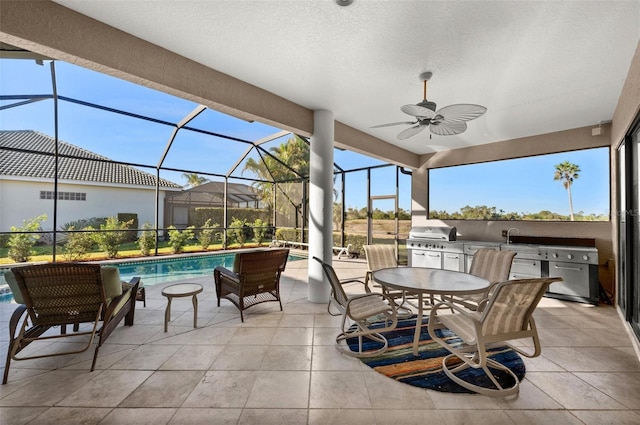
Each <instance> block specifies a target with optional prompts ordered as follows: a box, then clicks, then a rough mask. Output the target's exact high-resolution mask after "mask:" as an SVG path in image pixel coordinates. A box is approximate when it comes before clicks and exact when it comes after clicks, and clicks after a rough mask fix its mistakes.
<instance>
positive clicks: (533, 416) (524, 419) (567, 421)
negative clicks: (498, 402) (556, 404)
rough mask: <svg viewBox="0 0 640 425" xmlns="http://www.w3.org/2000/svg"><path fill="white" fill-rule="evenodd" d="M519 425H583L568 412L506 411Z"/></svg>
mask: <svg viewBox="0 0 640 425" xmlns="http://www.w3.org/2000/svg"><path fill="white" fill-rule="evenodd" d="M505 413H506V414H507V416H509V417H510V418H511V419H512V420H513V423H514V424H517V425H540V424H544V425H547V424H548V425H552V424H553V425H555V424H558V425H583V424H582V422H580V420H579V419H577V418H576V417H575V416H573V415H572V414H571V413H570V412H569V411H567V410H506V411H505Z"/></svg>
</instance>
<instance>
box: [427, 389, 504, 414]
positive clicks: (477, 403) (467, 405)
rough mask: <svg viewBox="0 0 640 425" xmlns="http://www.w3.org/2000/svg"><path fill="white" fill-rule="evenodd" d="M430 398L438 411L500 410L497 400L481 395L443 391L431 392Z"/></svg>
mask: <svg viewBox="0 0 640 425" xmlns="http://www.w3.org/2000/svg"><path fill="white" fill-rule="evenodd" d="M429 397H430V398H431V400H432V401H433V404H434V405H435V407H436V409H437V410H450V409H471V410H483V409H489V410H497V409H499V408H500V405H499V402H498V400H497V399H496V398H493V397H488V396H484V395H480V394H460V393H445V392H441V391H429Z"/></svg>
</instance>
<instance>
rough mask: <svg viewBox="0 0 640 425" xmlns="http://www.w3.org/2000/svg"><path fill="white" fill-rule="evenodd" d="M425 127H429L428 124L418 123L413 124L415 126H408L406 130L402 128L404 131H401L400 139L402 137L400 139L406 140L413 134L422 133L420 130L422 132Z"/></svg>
mask: <svg viewBox="0 0 640 425" xmlns="http://www.w3.org/2000/svg"><path fill="white" fill-rule="evenodd" d="M425 128H427V126H426V125H423V124H418V125H415V126H413V127H409V128H407V129H406V130H402V131H401V132H400V134H398V139H400V140H406V139H408V138H409V137H413V136H415V135H416V134H418V133H420V132H421V131H422V130H424V129H425Z"/></svg>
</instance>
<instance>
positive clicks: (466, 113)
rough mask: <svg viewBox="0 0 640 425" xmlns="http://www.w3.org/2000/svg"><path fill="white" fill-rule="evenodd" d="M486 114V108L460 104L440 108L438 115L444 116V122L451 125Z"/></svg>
mask: <svg viewBox="0 0 640 425" xmlns="http://www.w3.org/2000/svg"><path fill="white" fill-rule="evenodd" d="M485 112H487V108H485V107H484V106H480V105H472V104H468V103H459V104H456V105H449V106H445V107H444V108H440V109H439V110H438V112H437V113H436V114H437V115H440V116H442V118H443V121H445V122H449V123H450V122H464V121H471V120H473V119H476V118H478V117H479V116H480V115H482V114H484V113H485Z"/></svg>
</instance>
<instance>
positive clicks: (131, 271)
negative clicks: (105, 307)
mask: <svg viewBox="0 0 640 425" xmlns="http://www.w3.org/2000/svg"><path fill="white" fill-rule="evenodd" d="M234 258H235V253H224V254H200V255H190V256H184V257H172V258H154V259H149V260H140V261H122V262H115V263H109V265H113V266H116V267H118V270H119V271H120V278H121V279H122V280H126V281H128V280H130V279H131V278H132V277H134V276H139V277H140V280H142V283H143V284H144V285H145V286H151V285H157V284H160V283H168V282H176V281H179V280H187V279H193V278H198V277H203V276H209V277H211V280H212V282H213V269H215V268H216V267H217V266H223V267H226V268H229V269H231V268H233V260H234ZM304 259H306V257H302V256H299V255H291V254H289V258H288V260H287V261H288V262H289V261H298V260H304ZM4 285H6V282H5V281H4V273H2V272H0V303H7V302H13V294H11V291H10V290H9V288H8V286H4Z"/></svg>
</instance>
